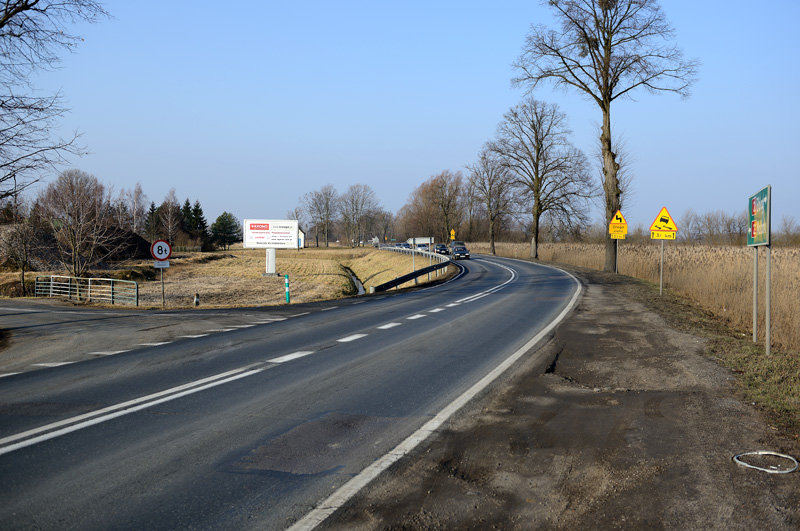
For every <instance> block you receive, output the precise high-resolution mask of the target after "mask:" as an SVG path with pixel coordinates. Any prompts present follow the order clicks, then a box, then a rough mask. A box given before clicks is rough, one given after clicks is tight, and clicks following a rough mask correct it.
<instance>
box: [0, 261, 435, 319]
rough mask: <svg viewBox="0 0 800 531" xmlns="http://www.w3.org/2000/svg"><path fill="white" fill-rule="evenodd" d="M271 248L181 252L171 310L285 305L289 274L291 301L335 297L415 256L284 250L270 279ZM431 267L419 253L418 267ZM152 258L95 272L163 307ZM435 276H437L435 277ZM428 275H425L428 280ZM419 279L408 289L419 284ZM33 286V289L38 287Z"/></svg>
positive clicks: (377, 280) (7, 277)
mask: <svg viewBox="0 0 800 531" xmlns="http://www.w3.org/2000/svg"><path fill="white" fill-rule="evenodd" d="M265 254H266V253H265V251H264V250H254V249H241V248H238V249H231V250H229V251H218V252H210V253H208V252H207V253H200V252H178V253H175V254H173V256H172V257H171V258H170V267H169V268H168V269H165V272H164V292H165V301H166V306H167V307H169V308H189V307H192V306H193V302H194V295H195V293H197V294H199V296H200V305H201V307H205V308H207V307H233V306H263V305H272V304H285V300H286V299H285V284H284V282H285V279H284V275H289V284H290V290H291V302H292V303H301V302H313V301H320V300H331V299H338V298H341V297H346V296H349V295H354V294H356V292H357V291H356V286H355V284H354V282H353V280H352V277H351V272H352V273H353V274H354V275H355V276H356V277H357V278H358V279H359V280H361V282H362V283H363V284H364V287H365V289H366V290H367V291H369V288H370V286H376V285H378V284H382V283H384V282H387V281H389V280H393V279H395V278H397V277H399V276H401V275H404V274H406V273H410V272H411V271H412V257H411V256H409V255H405V254H398V253H392V252H387V251H378V250H376V249H373V248H372V247H366V248H363V247H362V248H354V249H350V248H341V247H330V248H320V249H316V248H311V249H302V250H300V251H295V250H286V251H284V250H278V251H277V253H276V255H277V256H276V271H277V273H278V275H279V276H275V277H265V276H263V275H262V274H263V273H264V271H265V266H266V263H265V258H266V257H265ZM426 265H428V262H427V260H424V261H423V260H420V258H419V257H417V260H416V266H417V269H420V268H421V267H424V266H426ZM50 274H60V275H63V274H64V272H61V271H42V272H33V273H29V274H27V275H26V281H27V282H28V283H32V282H33V281H34V279H35V277H36V275H50ZM157 275H158V273H156V271H155V269H154V268H153V261H152V260H143V261H136V262H128V263H125V264H121V265H120V266H119V267H118V268H116V269H115V270H111V271H92V276H95V277H113V278H119V279H128V280H131V279H132V280H136V281H138V283H139V301H140V305H141V306H142V307H144V308H149V307H160V306H161V282H160V279H159V277H158V276H157ZM434 278H435V277H434ZM426 280H427V277H420V278H419V282H420V283H424V282H425V281H426ZM18 285H19V273H18V272H14V271H6V272H2V273H0V286H3V287H4V291H6V292H7V293H5V294H6V295H10V294H13V293H15V292H16V290H17V289H18ZM413 285H414V283H413V282H409V283H406V284H405V285H403V286H402V287H409V286H413ZM32 288H33V286H32V284H31V285H30V286H29V289H32Z"/></svg>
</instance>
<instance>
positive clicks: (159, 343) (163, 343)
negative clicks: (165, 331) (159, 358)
mask: <svg viewBox="0 0 800 531" xmlns="http://www.w3.org/2000/svg"><path fill="white" fill-rule="evenodd" d="M170 343H172V341H160V342H155V343H139V346H140V347H160V346H161V345H169V344H170Z"/></svg>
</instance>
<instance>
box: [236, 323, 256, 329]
mask: <svg viewBox="0 0 800 531" xmlns="http://www.w3.org/2000/svg"><path fill="white" fill-rule="evenodd" d="M253 326H255V325H252V324H245V325H231V328H251V327H253Z"/></svg>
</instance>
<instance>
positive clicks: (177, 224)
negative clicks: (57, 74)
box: [0, 169, 242, 289]
mask: <svg viewBox="0 0 800 531" xmlns="http://www.w3.org/2000/svg"><path fill="white" fill-rule="evenodd" d="M147 205H148V200H147V196H146V195H145V193H144V191H143V190H142V187H141V185H140V184H139V183H137V184H136V185H135V186H134V188H133V189H131V190H121V191H120V192H119V193H118V194H114V193H113V191H112V189H111V188H109V187H107V186H105V185H104V184H103V183H102V182H100V181H99V180H98V179H97V178H96V177H95V176H93V175H90V174H88V173H86V172H84V171H81V170H76V169H71V170H67V171H64V172H62V173H61V174H60V175H59V176H58V178H57V179H55V180H54V181H53V182H51V183H50V184H49V185H48V186H46V187H44V188H42V189H41V190H40V191H39V193H38V194H36V196H35V197H33V198H30V199H27V198H25V197H24V196H23V195H21V194H14V195H12V196H9V197H6V198H4V199H2V200H0V244H1V245H0V251H1V252H2V257H3V262H4V263H6V264H8V265H10V266H12V267H15V268H18V269H19V270H20V271H21V275H22V284H23V286H24V277H25V272H26V271H27V270H31V269H39V270H46V269H52V268H54V267H58V268H63V269H66V270H67V271H68V272H69V274H70V275H72V276H77V277H79V276H83V275H84V274H86V272H87V271H88V270H89V269H91V268H94V267H98V266H103V265H104V264H106V263H108V262H113V261H118V260H122V259H126V258H132V257H137V258H142V257H145V256H148V255H149V246H150V243H151V242H153V241H155V240H158V239H164V240H167V241H168V242H169V243H170V244H171V245H174V246H177V247H179V248H180V247H184V248H192V249H197V250H200V249H206V250H210V249H213V248H216V247H223V248H227V247H228V246H229V245H230V244H231V243H234V242H237V241H241V230H242V229H241V226H240V224H239V221H238V220H237V219H236V217H235V216H233V215H232V214H230V213H228V212H223V213H222V214H221V215H220V216H219V217H218V218H217V219H216V221H214V222H213V223H212V224H211V225H210V226H209V225H208V222H207V220H206V217H205V214H204V212H203V208H202V206H201V204H200V201H199V200H195V201H194V203H193V204H192V203H191V202H190V201H189V199H188V198H187V199H186V200H185V201H184V202H183V205H181V204H179V202H178V199H177V196H176V193H175V190H174V189H172V190H170V191H169V193H168V194H167V195H166V197H165V198H164V200H163V201H162V202H161V204H159V205H158V206H156V204H155V202H152V201H151V202H149V207H148V206H147ZM23 289H24V288H23Z"/></svg>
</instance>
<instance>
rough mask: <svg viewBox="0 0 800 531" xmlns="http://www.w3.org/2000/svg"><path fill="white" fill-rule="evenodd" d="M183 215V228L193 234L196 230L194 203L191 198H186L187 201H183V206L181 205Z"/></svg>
mask: <svg viewBox="0 0 800 531" xmlns="http://www.w3.org/2000/svg"><path fill="white" fill-rule="evenodd" d="M181 217H182V218H183V219H182V221H181V228H182V229H183V230H184V231H186V232H188V233H189V234H192V233H193V232H194V224H193V223H192V204H191V203H190V202H189V198H188V197H187V198H186V201H184V202H183V206H182V207H181Z"/></svg>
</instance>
